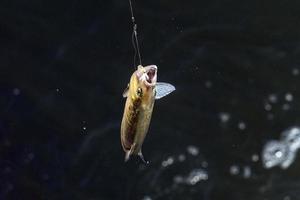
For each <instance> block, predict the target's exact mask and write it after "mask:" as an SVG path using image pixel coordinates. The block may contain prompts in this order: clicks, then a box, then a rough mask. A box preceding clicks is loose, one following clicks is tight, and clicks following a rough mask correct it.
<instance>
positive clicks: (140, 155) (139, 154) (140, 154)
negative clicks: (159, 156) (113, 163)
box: [138, 150, 149, 164]
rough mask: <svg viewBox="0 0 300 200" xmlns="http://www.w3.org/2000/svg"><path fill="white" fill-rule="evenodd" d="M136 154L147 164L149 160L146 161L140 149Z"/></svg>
mask: <svg viewBox="0 0 300 200" xmlns="http://www.w3.org/2000/svg"><path fill="white" fill-rule="evenodd" d="M138 156H139V157H140V158H141V160H142V161H143V162H144V163H145V164H149V161H146V160H145V158H144V156H143V153H142V151H141V150H140V152H139V153H138Z"/></svg>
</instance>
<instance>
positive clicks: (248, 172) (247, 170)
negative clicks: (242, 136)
mask: <svg viewBox="0 0 300 200" xmlns="http://www.w3.org/2000/svg"><path fill="white" fill-rule="evenodd" d="M243 177H244V178H250V177H251V168H250V167H249V166H245V167H244V171H243Z"/></svg>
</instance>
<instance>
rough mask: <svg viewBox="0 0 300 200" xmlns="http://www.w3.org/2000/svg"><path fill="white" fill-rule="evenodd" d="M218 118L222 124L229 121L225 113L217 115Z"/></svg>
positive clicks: (227, 114) (228, 115) (228, 116)
mask: <svg viewBox="0 0 300 200" xmlns="http://www.w3.org/2000/svg"><path fill="white" fill-rule="evenodd" d="M219 118H220V120H221V122H222V123H226V122H228V121H229V119H230V114H229V113H226V112H221V113H220V114H219Z"/></svg>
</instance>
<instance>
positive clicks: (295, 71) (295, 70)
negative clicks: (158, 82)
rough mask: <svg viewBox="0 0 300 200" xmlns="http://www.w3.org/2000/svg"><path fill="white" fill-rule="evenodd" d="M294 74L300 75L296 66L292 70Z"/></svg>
mask: <svg viewBox="0 0 300 200" xmlns="http://www.w3.org/2000/svg"><path fill="white" fill-rule="evenodd" d="M292 74H293V75H294V76H297V75H299V69H297V68H294V69H293V70H292Z"/></svg>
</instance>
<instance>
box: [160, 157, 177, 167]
mask: <svg viewBox="0 0 300 200" xmlns="http://www.w3.org/2000/svg"><path fill="white" fill-rule="evenodd" d="M173 163H174V158H173V157H168V159H167V160H164V161H162V163H161V165H162V166H163V167H167V166H169V165H172V164H173Z"/></svg>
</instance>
